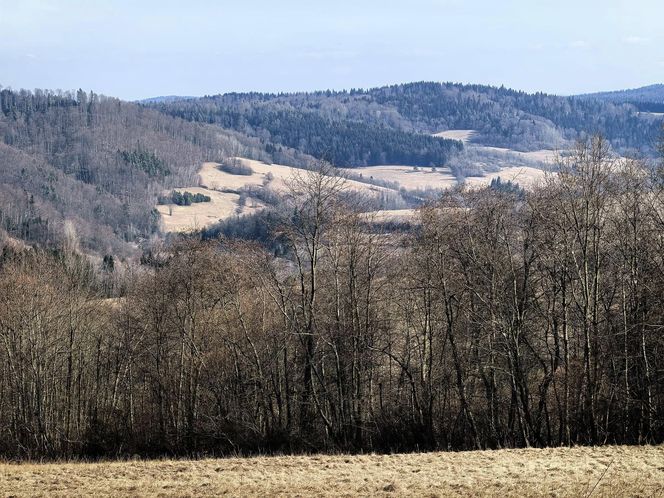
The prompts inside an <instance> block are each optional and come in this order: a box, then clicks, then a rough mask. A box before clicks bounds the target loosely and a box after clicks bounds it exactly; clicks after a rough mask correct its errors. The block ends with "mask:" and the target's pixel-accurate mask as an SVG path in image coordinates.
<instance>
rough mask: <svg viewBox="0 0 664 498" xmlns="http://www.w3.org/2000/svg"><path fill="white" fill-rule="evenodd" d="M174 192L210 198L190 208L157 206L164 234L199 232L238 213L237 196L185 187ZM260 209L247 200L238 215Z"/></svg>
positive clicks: (257, 205) (254, 201)
mask: <svg viewBox="0 0 664 498" xmlns="http://www.w3.org/2000/svg"><path fill="white" fill-rule="evenodd" d="M175 190H178V191H180V192H185V191H187V192H191V193H192V194H199V193H200V194H204V195H208V196H210V202H197V203H194V204H192V205H190V206H176V205H174V204H168V205H160V206H157V211H159V214H161V223H162V230H163V231H164V232H187V231H190V230H200V229H202V228H205V227H207V226H209V225H212V224H214V223H217V222H218V221H219V220H223V219H226V218H229V217H231V216H233V215H234V214H236V213H237V212H238V207H239V203H238V200H239V199H240V196H239V195H238V194H234V193H231V192H217V191H216V190H209V189H207V188H203V187H187V188H181V189H175ZM262 207H263V205H262V204H261V203H260V202H259V201H256V200H254V199H250V198H249V199H247V202H246V205H245V206H244V207H243V208H242V209H241V211H240V213H239V214H249V213H252V212H254V211H256V210H258V209H262Z"/></svg>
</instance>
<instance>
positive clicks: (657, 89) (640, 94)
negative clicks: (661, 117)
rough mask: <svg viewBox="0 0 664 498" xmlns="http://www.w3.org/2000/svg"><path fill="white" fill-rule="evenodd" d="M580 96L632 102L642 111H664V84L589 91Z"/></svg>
mask: <svg viewBox="0 0 664 498" xmlns="http://www.w3.org/2000/svg"><path fill="white" fill-rule="evenodd" d="M578 97H579V98H580V99H585V100H589V99H594V100H603V101H606V102H612V103H614V104H631V105H633V106H634V107H636V108H637V109H638V110H639V111H642V112H656V113H664V84H658V85H649V86H644V87H641V88H634V89H631V90H618V91H614V92H599V93H589V94H585V95H579V96H578Z"/></svg>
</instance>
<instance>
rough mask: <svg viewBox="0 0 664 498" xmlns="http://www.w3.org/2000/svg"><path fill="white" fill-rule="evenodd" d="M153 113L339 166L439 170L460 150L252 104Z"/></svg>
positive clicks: (189, 104) (448, 143) (457, 145)
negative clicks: (247, 136) (213, 126)
mask: <svg viewBox="0 0 664 498" xmlns="http://www.w3.org/2000/svg"><path fill="white" fill-rule="evenodd" d="M179 104H182V102H180V103H179ZM159 109H161V110H164V111H165V112H168V113H170V114H172V115H174V116H177V117H180V118H184V119H188V120H190V121H200V122H204V123H215V124H218V125H219V126H222V127H223V128H229V129H233V130H238V131H241V132H243V133H247V134H251V135H256V136H259V137H261V138H262V139H263V140H265V141H266V142H267V143H268V144H269V148H268V150H274V148H275V147H278V146H280V145H285V146H288V147H292V148H295V149H298V150H300V151H302V152H304V153H305V154H309V155H311V156H313V157H316V158H318V159H323V160H325V161H329V162H331V163H332V164H334V165H335V166H340V167H341V166H344V167H347V166H351V167H352V166H375V165H378V164H406V165H410V166H443V165H445V164H446V163H447V161H448V160H449V158H450V157H451V155H452V154H454V153H455V152H458V151H460V150H462V149H463V144H462V143H461V142H456V141H453V140H445V139H441V138H435V137H432V136H429V135H425V134H420V133H411V132H405V131H402V130H398V129H392V128H388V127H386V126H384V125H379V124H369V123H366V122H363V121H354V120H348V119H341V120H340V119H329V118H327V117H324V116H321V115H320V114H319V113H316V112H313V111H304V112H302V111H296V110H294V109H283V108H281V106H275V107H274V108H271V107H270V106H267V107H264V106H257V107H254V108H250V109H246V110H244V111H242V110H239V109H230V108H226V107H225V106H224V105H223V104H221V105H219V106H209V105H206V106H198V105H197V103H196V101H194V100H187V101H184V105H182V106H179V105H178V107H177V108H176V107H175V104H173V108H172V109H171V108H170V107H169V104H168V103H166V104H162V105H161V106H160V107H159ZM275 144H276V145H275Z"/></svg>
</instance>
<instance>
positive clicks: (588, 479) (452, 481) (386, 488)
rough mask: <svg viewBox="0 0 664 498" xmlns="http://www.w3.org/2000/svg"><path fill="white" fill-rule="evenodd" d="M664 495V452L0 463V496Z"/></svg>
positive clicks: (602, 450) (659, 449)
mask: <svg viewBox="0 0 664 498" xmlns="http://www.w3.org/2000/svg"><path fill="white" fill-rule="evenodd" d="M219 495H230V496H428V497H434V496H440V497H447V496H500V497H512V496H514V497H517V496H518V497H527V496H575V497H576V496H586V497H587V496H592V497H623V496H624V497H627V496H647V497H655V496H664V447H663V446H651V447H615V446H613V447H612V446H606V447H599V448H573V449H565V448H556V449H528V450H498V451H474V452H462V453H421V454H410V455H406V454H404V455H384V456H378V455H366V456H295V457H258V458H228V459H217V460H198V461H177V460H164V461H145V462H144V461H129V462H116V463H67V464H0V496H6V497H8V496H44V497H46V496H49V497H50V496H58V497H64V496H67V497H69V496H149V497H157V496H190V497H194V496H219Z"/></svg>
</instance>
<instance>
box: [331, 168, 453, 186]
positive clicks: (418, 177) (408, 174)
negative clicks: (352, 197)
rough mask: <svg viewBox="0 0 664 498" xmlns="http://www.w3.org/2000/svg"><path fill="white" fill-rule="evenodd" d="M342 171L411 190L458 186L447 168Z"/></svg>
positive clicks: (355, 169)
mask: <svg viewBox="0 0 664 498" xmlns="http://www.w3.org/2000/svg"><path fill="white" fill-rule="evenodd" d="M342 171H345V172H347V173H348V174H351V175H359V174H361V175H362V176H363V177H365V178H367V179H369V178H372V177H373V178H375V179H378V180H385V181H388V182H396V183H398V184H399V185H400V186H402V187H404V188H407V189H411V190H417V189H427V188H434V189H447V188H452V187H454V186H456V184H457V180H456V177H455V176H454V175H452V173H451V172H450V170H449V169H447V168H436V171H432V170H431V168H426V167H418V168H417V169H415V168H414V167H413V166H397V165H381V166H363V167H360V168H352V169H344V170H342Z"/></svg>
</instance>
